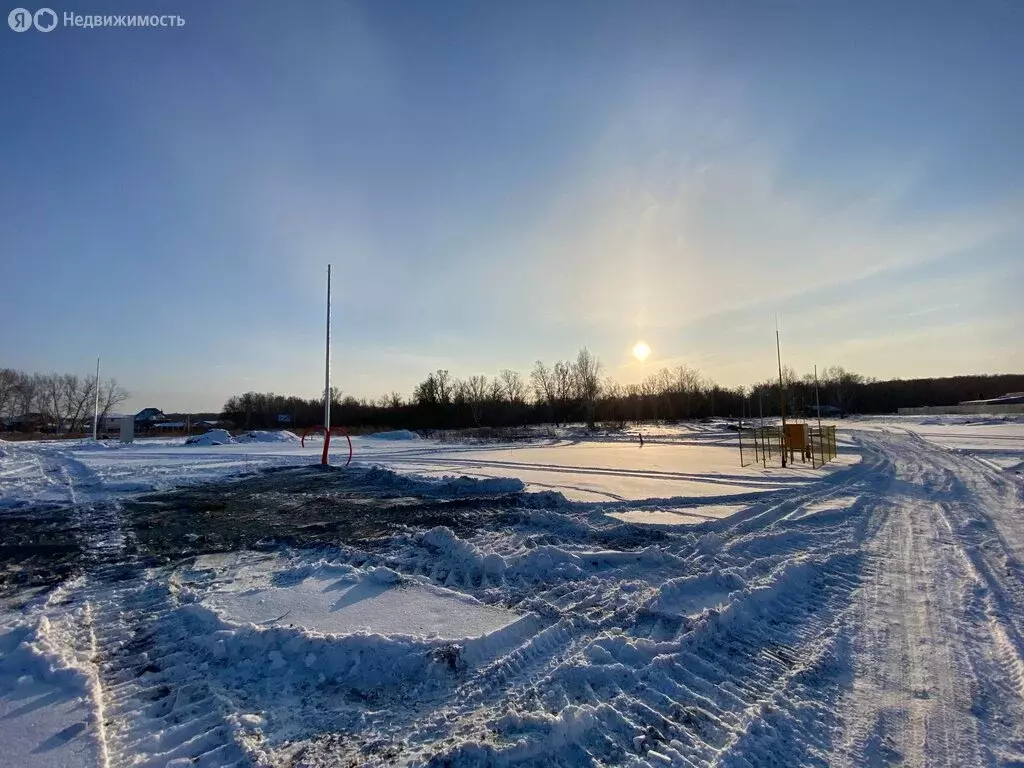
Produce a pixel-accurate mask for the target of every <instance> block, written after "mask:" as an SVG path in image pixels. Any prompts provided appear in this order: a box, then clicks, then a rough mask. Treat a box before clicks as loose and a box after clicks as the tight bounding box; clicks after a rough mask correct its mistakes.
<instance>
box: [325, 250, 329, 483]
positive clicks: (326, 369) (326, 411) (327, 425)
mask: <svg viewBox="0 0 1024 768" xmlns="http://www.w3.org/2000/svg"><path fill="white" fill-rule="evenodd" d="M325 361H326V362H325V373H324V430H325V431H326V432H328V433H330V431H331V265H330V264H328V265H327V352H326V356H325ZM325 439H326V438H325ZM326 463H327V461H326V459H325V460H324V464H326Z"/></svg>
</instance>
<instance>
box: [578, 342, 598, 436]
mask: <svg viewBox="0 0 1024 768" xmlns="http://www.w3.org/2000/svg"><path fill="white" fill-rule="evenodd" d="M572 376H573V383H574V384H575V385H576V396H577V397H578V398H579V400H580V402H581V403H582V404H583V412H584V414H585V416H586V419H587V426H588V427H590V428H591V429H593V428H594V414H595V412H596V410H597V398H598V395H600V394H601V361H600V360H598V359H597V358H596V357H595V356H594V355H592V354H591V353H590V350H588V349H587V348H586V347H583V349H581V350H580V351H579V354H578V355H576V362H575V363H573V365H572Z"/></svg>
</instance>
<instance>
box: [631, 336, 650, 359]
mask: <svg viewBox="0 0 1024 768" xmlns="http://www.w3.org/2000/svg"><path fill="white" fill-rule="evenodd" d="M649 354H651V348H650V347H648V346H647V342H646V341H638V342H637V343H636V344H634V345H633V357H635V358H636V359H637V360H639V361H640V362H641V363H642V362H643V361H644V360H646V359H647V356H648V355H649Z"/></svg>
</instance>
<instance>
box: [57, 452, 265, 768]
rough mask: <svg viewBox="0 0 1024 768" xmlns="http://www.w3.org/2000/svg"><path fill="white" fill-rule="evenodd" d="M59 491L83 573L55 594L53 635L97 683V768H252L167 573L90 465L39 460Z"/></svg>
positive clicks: (65, 459) (66, 458) (94, 684)
mask: <svg viewBox="0 0 1024 768" xmlns="http://www.w3.org/2000/svg"><path fill="white" fill-rule="evenodd" d="M39 468H40V471H41V472H43V473H44V475H45V476H46V477H47V478H48V480H49V482H50V483H51V484H52V485H59V486H62V487H63V490H64V493H65V494H66V497H67V498H66V505H65V506H63V507H62V514H66V515H67V517H68V518H69V519H68V521H67V522H68V525H67V526H66V527H67V528H68V529H69V530H70V531H71V532H73V534H74V535H75V536H76V537H77V539H78V543H79V548H80V556H79V557H78V563H77V565H76V567H77V568H78V569H79V570H80V571H81V575H80V576H79V577H78V578H76V579H74V580H72V581H70V582H68V584H67V585H65V586H62V587H61V588H59V589H58V590H57V591H56V592H55V593H54V594H53V595H51V598H50V600H49V601H48V605H49V607H50V608H51V615H50V618H51V624H52V625H53V626H52V630H51V632H50V634H51V637H53V638H54V639H57V640H59V642H61V643H62V644H63V645H64V646H65V652H66V653H67V654H68V655H69V656H70V657H77V658H78V659H79V660H80V663H81V665H82V666H83V668H85V669H86V670H87V673H88V674H89V676H90V677H91V679H92V683H91V685H90V689H91V691H92V705H93V709H94V712H93V718H92V727H93V730H94V736H95V738H96V740H97V742H98V744H99V750H98V752H99V754H100V759H101V764H102V765H101V768H122V767H123V768H127V767H128V766H153V767H154V768H155V767H156V766H161V767H162V766H165V765H167V764H168V763H169V762H170V761H173V760H175V759H179V760H181V761H182V762H181V763H180V764H182V765H185V764H188V765H195V766H200V767H201V768H219V767H223V768H228V767H231V768H241V767H242V766H248V765H250V764H251V762H250V760H249V759H248V757H247V755H246V753H245V752H244V750H242V749H241V748H240V747H239V745H238V744H237V743H236V741H235V738H234V729H233V728H232V727H231V725H230V724H229V723H228V721H227V719H226V718H225V715H226V714H227V713H228V712H229V711H230V708H229V707H227V706H225V702H223V701H222V700H220V699H218V698H217V696H216V695H215V694H214V693H213V692H212V690H211V689H210V687H209V686H208V685H206V684H205V682H204V681H203V674H202V671H201V670H199V669H197V668H196V665H195V658H194V657H193V656H192V655H191V654H188V653H186V652H184V649H185V648H187V646H188V642H187V637H186V636H185V634H184V625H182V624H181V623H180V622H174V621H167V620H166V619H167V618H168V617H169V616H171V615H172V614H173V613H174V612H175V611H176V610H177V609H178V605H177V601H176V600H175V599H174V595H173V592H172V590H171V589H170V588H169V586H168V578H167V577H168V575H169V571H167V572H164V573H163V574H160V573H156V572H149V571H147V569H146V567H145V564H144V562H143V560H142V558H141V557H140V556H139V553H138V550H137V548H136V547H135V546H134V541H133V537H132V535H131V532H130V529H128V527H127V526H126V525H125V521H124V519H123V514H122V510H121V505H120V503H119V501H118V500H117V499H116V498H113V497H111V496H109V495H108V494H106V493H105V492H104V490H103V483H102V480H101V478H99V477H98V476H97V475H96V474H95V473H94V472H92V471H91V470H90V469H89V468H88V467H87V466H86V465H85V464H84V463H82V462H81V461H78V460H77V459H74V458H73V457H71V456H68V455H66V454H65V453H63V452H57V451H47V452H46V453H45V454H44V455H42V456H40V457H39Z"/></svg>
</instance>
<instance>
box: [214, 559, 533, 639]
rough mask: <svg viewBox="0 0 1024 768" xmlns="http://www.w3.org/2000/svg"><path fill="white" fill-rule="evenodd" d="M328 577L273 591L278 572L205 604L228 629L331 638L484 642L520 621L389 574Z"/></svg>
mask: <svg viewBox="0 0 1024 768" xmlns="http://www.w3.org/2000/svg"><path fill="white" fill-rule="evenodd" d="M330 570H331V569H323V568H321V569H316V570H315V571H314V572H313V574H312V575H309V576H305V577H304V578H302V579H301V580H300V581H298V583H295V584H291V585H289V586H286V587H280V586H273V585H272V582H273V581H274V580H281V579H282V578H284V579H286V580H287V577H288V575H289V571H287V570H283V571H281V572H278V573H273V574H271V575H270V579H269V580H268V581H270V582H271V583H265V584H260V583H259V581H258V580H257V581H252V580H247V581H243V584H242V586H239V585H238V584H233V585H231V587H230V588H227V589H222V590H218V591H216V592H213V593H211V594H210V595H209V596H207V597H206V598H205V599H204V600H203V604H204V605H206V606H208V607H210V608H211V609H212V610H213V611H214V612H215V613H217V614H218V616H220V617H221V618H222V619H223V620H225V621H227V622H230V623H235V624H259V625H263V626H295V627H298V628H301V629H305V630H311V631H314V632H319V633H323V634H332V635H339V634H351V633H357V632H363V633H370V634H381V635H410V636H422V637H431V638H435V637H439V638H442V639H450V640H457V639H464V638H473V637H480V636H483V635H487V634H489V633H491V632H494V631H497V630H499V629H503V628H504V627H506V626H508V625H509V624H511V623H513V622H515V621H517V620H518V619H519V618H521V617H520V616H519V615H518V614H516V613H515V612H512V611H507V610H503V609H500V608H494V607H492V606H488V605H484V604H482V603H480V602H479V601H477V600H474V599H472V598H469V597H468V596H466V595H463V594H461V593H458V592H453V591H451V590H446V589H442V588H438V587H434V586H432V585H429V584H420V583H418V582H415V581H407V580H403V579H402V578H401V576H399V574H397V573H396V572H395V571H393V570H391V569H389V568H375V569H370V570H368V571H363V570H360V569H355V568H351V567H347V568H341V569H334V572H333V573H330V575H327V574H325V573H324V571H328V572H329V571H330Z"/></svg>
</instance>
